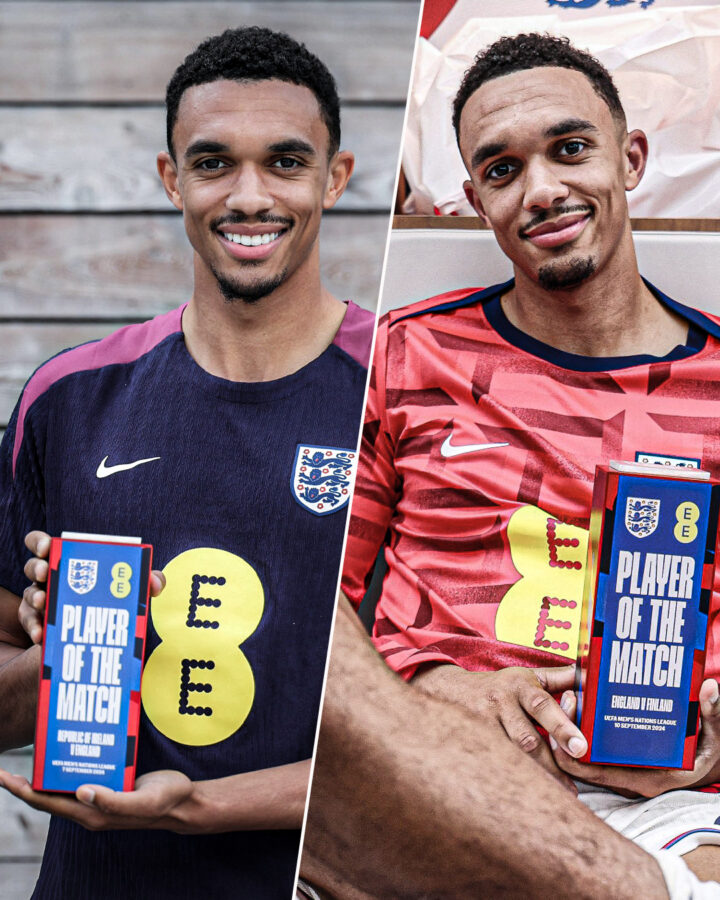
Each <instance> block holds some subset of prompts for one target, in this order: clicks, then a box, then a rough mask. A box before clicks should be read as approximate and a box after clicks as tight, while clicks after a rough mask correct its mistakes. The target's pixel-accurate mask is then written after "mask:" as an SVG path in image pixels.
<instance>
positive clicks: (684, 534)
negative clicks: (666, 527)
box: [673, 500, 700, 544]
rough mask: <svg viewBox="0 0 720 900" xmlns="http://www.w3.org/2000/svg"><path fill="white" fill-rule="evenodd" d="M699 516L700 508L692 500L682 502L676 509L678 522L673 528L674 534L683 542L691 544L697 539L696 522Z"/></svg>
mask: <svg viewBox="0 0 720 900" xmlns="http://www.w3.org/2000/svg"><path fill="white" fill-rule="evenodd" d="M699 518H700V510H699V509H698V507H697V505H696V504H695V503H691V502H690V500H686V501H685V502H684V503H681V504H680V505H679V506H678V508H677V509H676V510H675V521H676V523H677V524H676V525H675V528H673V534H674V535H675V538H676V539H677V540H678V541H680V543H681V544H690V543H692V541H694V540H695V538H696V537H697V533H698V530H697V525H696V524H695V523H696V522H697V520H698V519H699Z"/></svg>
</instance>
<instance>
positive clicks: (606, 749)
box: [578, 463, 720, 769]
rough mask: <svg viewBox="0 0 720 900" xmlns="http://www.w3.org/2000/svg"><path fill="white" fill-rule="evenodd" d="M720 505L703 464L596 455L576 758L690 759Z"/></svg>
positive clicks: (658, 762) (664, 762)
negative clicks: (605, 460) (580, 742)
mask: <svg viewBox="0 0 720 900" xmlns="http://www.w3.org/2000/svg"><path fill="white" fill-rule="evenodd" d="M719 508H720V484H719V483H718V482H716V481H713V480H712V479H710V477H709V474H708V473H707V472H701V471H699V470H698V469H691V468H674V467H667V468H666V467H658V466H653V465H642V464H637V463H610V465H609V466H598V467H597V470H596V473H595V488H594V495H593V509H592V515H591V520H590V541H589V564H588V568H587V580H586V584H585V596H584V604H583V615H582V625H581V634H580V648H579V649H580V653H579V661H578V675H579V688H580V692H579V701H578V723H579V725H580V728H581V729H582V731H583V733H584V735H585V737H586V738H587V741H588V748H589V749H588V753H587V754H586V756H585V757H584V759H583V761H584V762H592V763H603V764H608V765H631V766H654V767H659V768H676V769H692V768H693V765H694V760H695V748H696V744H697V736H698V725H699V718H700V716H699V702H698V692H699V690H700V685H701V684H702V679H703V670H704V664H705V647H706V638H707V630H708V614H709V610H710V603H711V599H712V586H713V578H714V569H715V545H716V541H717V526H718V509H719Z"/></svg>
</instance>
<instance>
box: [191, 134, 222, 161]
mask: <svg viewBox="0 0 720 900" xmlns="http://www.w3.org/2000/svg"><path fill="white" fill-rule="evenodd" d="M229 149H230V148H229V147H228V145H227V144H221V143H220V141H209V140H206V139H204V138H200V139H199V140H197V141H194V142H193V143H192V144H189V145H188V147H187V148H186V150H185V154H184V156H185V159H190V158H191V157H193V156H200V154H202V153H227V152H228V150H229Z"/></svg>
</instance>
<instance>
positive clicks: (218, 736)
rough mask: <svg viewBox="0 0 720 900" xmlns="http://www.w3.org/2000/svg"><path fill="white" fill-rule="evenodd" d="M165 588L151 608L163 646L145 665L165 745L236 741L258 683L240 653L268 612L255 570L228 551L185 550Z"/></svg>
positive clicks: (145, 686)
mask: <svg viewBox="0 0 720 900" xmlns="http://www.w3.org/2000/svg"><path fill="white" fill-rule="evenodd" d="M163 574H164V575H165V579H166V585H165V589H164V590H163V592H162V593H161V594H160V596H159V597H155V598H154V599H153V600H152V602H151V607H150V609H151V613H152V621H153V625H154V626H155V630H156V631H157V633H158V636H159V637H160V639H161V641H162V643H161V644H159V645H158V647H156V648H155V650H153V652H152V653H151V654H150V657H149V658H148V661H147V663H146V665H145V671H144V673H143V680H142V690H141V696H142V703H143V707H144V709H145V712H146V713H147V715H148V718H149V719H150V721H151V722H152V723H153V725H154V726H155V727H156V728H157V729H158V731H160V732H162V733H163V734H164V735H165V736H166V737H168V738H170V739H171V740H173V741H177V742H178V743H179V744H188V745H192V746H195V747H199V746H206V745H207V744H216V743H218V741H223V740H225V738H228V737H230V735H231V734H234V733H235V732H236V731H237V730H238V728H240V726H241V725H242V724H243V722H244V721H245V719H246V718H247V716H248V714H249V712H250V710H251V708H252V705H253V700H254V698H255V679H254V677H253V673H252V669H251V668H250V663H249V662H248V661H247V658H246V657H245V655H244V654H243V652H242V650H241V649H240V645H241V644H242V643H243V641H246V640H247V639H248V638H249V637H250V635H251V634H252V633H253V632H254V631H255V629H256V628H257V627H258V625H259V624H260V619H261V618H262V614H263V610H264V607H265V593H264V591H263V587H262V583H261V581H260V579H259V577H258V575H257V572H256V571H255V569H253V567H252V566H251V565H250V564H249V563H247V562H246V561H245V560H244V559H242V558H241V557H239V556H235V555H234V554H233V553H228V552H227V551H226V550H217V549H215V548H212V547H198V548H196V549H194V550H186V551H185V552H184V553H180V554H179V555H178V556H176V557H175V558H174V559H173V560H171V561H170V562H169V563H168V564H167V565H166V566H165V568H164V569H163Z"/></svg>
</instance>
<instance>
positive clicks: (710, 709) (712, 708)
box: [700, 678, 720, 719]
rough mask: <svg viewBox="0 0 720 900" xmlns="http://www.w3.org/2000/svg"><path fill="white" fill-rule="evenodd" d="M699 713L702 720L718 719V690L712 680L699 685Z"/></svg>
mask: <svg viewBox="0 0 720 900" xmlns="http://www.w3.org/2000/svg"><path fill="white" fill-rule="evenodd" d="M700 712H701V713H702V716H703V719H720V688H718V683H717V681H715V679H714V678H707V679H706V680H705V681H703V683H702V684H701V685H700Z"/></svg>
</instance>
